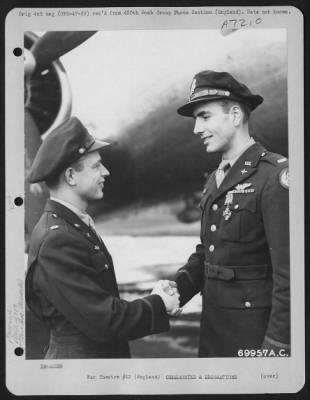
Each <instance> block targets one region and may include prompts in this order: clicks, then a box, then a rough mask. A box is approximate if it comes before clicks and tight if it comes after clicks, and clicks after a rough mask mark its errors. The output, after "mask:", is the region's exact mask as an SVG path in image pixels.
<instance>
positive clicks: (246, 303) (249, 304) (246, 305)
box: [244, 301, 252, 308]
mask: <svg viewBox="0 0 310 400" xmlns="http://www.w3.org/2000/svg"><path fill="white" fill-rule="evenodd" d="M244 305H245V307H246V308H251V307H252V303H251V302H250V301H246V302H245V303H244Z"/></svg>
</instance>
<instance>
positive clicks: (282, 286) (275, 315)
mask: <svg viewBox="0 0 310 400" xmlns="http://www.w3.org/2000/svg"><path fill="white" fill-rule="evenodd" d="M284 167H285V168H283V167H282V168H280V167H276V168H274V171H272V173H271V174H270V176H269V179H268V182H267V184H266V185H265V188H264V192H263V195H262V214H263V220H264V227H265V232H266V237H267V241H268V247H269V251H270V256H271V262H272V274H273V290H272V308H271V313H270V319H269V323H268V327H267V331H266V335H265V338H264V343H263V347H264V348H269V349H270V348H274V349H279V348H283V349H287V350H289V348H290V265H289V258H290V257H289V244H290V243H289V190H288V168H287V166H284Z"/></svg>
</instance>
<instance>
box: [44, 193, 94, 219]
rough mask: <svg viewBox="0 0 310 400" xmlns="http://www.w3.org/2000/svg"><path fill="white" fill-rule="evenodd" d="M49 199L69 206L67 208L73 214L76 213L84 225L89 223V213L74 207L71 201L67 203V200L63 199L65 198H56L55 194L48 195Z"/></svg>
mask: <svg viewBox="0 0 310 400" xmlns="http://www.w3.org/2000/svg"><path fill="white" fill-rule="evenodd" d="M50 199H51V200H53V201H56V202H57V203H59V204H62V205H63V206H65V207H67V208H69V210H71V211H72V212H74V214H76V215H77V216H78V217H79V218H80V219H81V220H82V221H83V222H84V223H85V224H86V225H89V215H88V214H87V213H85V212H84V211H82V210H80V209H79V208H78V207H76V206H75V205H73V204H72V203H69V202H68V201H65V200H61V199H58V198H57V197H55V196H50Z"/></svg>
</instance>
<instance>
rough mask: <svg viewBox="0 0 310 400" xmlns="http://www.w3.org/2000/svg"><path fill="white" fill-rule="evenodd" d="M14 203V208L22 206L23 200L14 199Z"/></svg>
mask: <svg viewBox="0 0 310 400" xmlns="http://www.w3.org/2000/svg"><path fill="white" fill-rule="evenodd" d="M14 203H15V205H16V206H22V205H23V204H24V200H23V199H22V198H21V197H15V199H14Z"/></svg>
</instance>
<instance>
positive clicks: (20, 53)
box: [13, 47, 23, 57]
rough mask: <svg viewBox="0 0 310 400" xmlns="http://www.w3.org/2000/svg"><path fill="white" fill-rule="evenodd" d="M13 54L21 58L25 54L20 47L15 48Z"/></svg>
mask: <svg viewBox="0 0 310 400" xmlns="http://www.w3.org/2000/svg"><path fill="white" fill-rule="evenodd" d="M13 54H14V56H15V57H20V56H21V55H22V54H23V50H22V49H21V48H20V47H15V49H14V50H13Z"/></svg>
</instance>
